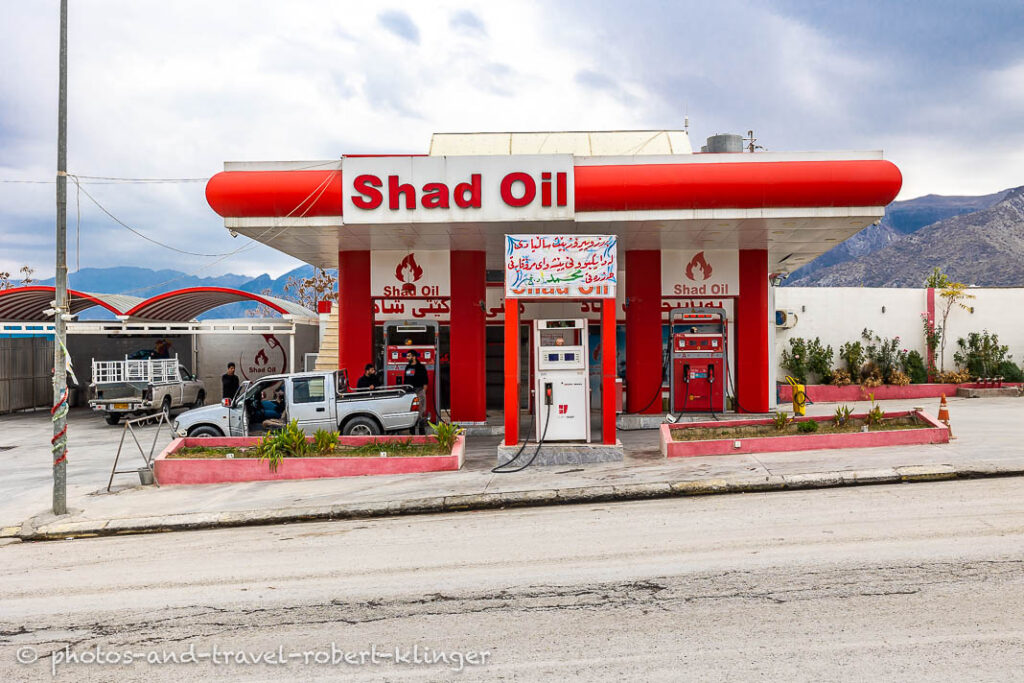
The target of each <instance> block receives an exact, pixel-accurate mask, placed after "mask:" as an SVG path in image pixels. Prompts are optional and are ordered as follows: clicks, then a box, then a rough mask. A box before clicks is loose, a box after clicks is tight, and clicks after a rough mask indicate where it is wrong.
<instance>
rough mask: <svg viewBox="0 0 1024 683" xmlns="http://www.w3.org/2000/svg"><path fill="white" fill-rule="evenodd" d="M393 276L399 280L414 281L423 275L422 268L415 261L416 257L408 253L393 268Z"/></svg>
mask: <svg viewBox="0 0 1024 683" xmlns="http://www.w3.org/2000/svg"><path fill="white" fill-rule="evenodd" d="M395 277H396V278H398V281H399V282H410V283H411V282H416V281H417V280H419V279H420V278H421V277H423V269H422V268H420V265H419V264H418V263H416V257H415V256H414V255H413V254H409V255H408V256H406V257H405V258H404V259H402V260H401V261H400V262H399V263H398V266H397V267H396V268H395Z"/></svg>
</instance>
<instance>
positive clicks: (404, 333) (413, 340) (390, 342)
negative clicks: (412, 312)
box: [383, 320, 441, 422]
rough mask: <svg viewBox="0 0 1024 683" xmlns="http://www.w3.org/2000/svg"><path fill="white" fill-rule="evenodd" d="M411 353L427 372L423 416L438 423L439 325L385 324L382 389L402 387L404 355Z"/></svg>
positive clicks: (433, 323)
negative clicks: (413, 352) (384, 387)
mask: <svg viewBox="0 0 1024 683" xmlns="http://www.w3.org/2000/svg"><path fill="white" fill-rule="evenodd" d="M410 351H417V352H419V354H420V362H421V363H423V365H424V366H425V367H426V370H427V392H426V394H427V405H426V409H425V412H426V415H427V419H429V420H430V421H431V422H437V421H438V414H439V413H440V412H441V392H440V386H439V385H440V382H438V368H439V364H438V356H439V352H438V324H437V322H435V321H432V320H427V321H415V322H410V321H402V320H389V321H387V322H385V323H384V365H383V370H384V385H385V386H389V387H390V386H398V385H400V384H404V377H405V366H406V365H407V364H408V361H407V360H406V358H405V355H406V354H407V353H409V352H410Z"/></svg>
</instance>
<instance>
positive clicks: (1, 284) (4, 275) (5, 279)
mask: <svg viewBox="0 0 1024 683" xmlns="http://www.w3.org/2000/svg"><path fill="white" fill-rule="evenodd" d="M10 288H11V274H10V273H9V272H7V271H6V270H0V289H10Z"/></svg>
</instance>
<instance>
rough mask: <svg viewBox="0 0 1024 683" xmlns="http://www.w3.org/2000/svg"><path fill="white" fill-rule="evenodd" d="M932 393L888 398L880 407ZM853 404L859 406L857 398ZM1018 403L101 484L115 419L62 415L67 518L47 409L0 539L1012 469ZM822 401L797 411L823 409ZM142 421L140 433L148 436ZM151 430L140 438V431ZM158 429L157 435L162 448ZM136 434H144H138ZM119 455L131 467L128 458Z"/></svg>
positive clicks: (3, 492) (0, 493)
mask: <svg viewBox="0 0 1024 683" xmlns="http://www.w3.org/2000/svg"><path fill="white" fill-rule="evenodd" d="M922 404H923V405H925V406H926V407H927V408H928V409H929V411H930V412H933V413H934V411H935V409H936V408H937V405H931V404H937V400H932V401H930V402H927V401H920V400H918V401H890V402H886V403H885V406H884V407H885V409H886V410H899V409H906V408H910V407H912V406H914V405H922ZM856 408H857V409H858V410H863V409H865V408H866V404H863V403H861V404H856ZM1022 408H1024V402H1022V401H1021V399H1016V398H992V399H956V398H953V399H950V410H951V413H952V421H953V428H954V433H955V434H956V436H957V437H958V438H957V439H956V440H955V441H953V442H952V443H950V444H945V445H929V446H907V447H898V448H866V449H850V450H839V451H836V450H832V451H830V450H824V451H806V452H794V453H765V454H758V455H756V456H753V455H737V456H732V455H730V456H715V457H704V458H686V459H678V460H672V461H666V460H665V459H664V458H662V457H661V455H660V454H659V453H658V441H657V439H658V434H657V432H656V431H655V430H643V431H630V432H621V434H620V437H621V440H622V442H623V443H624V444H625V446H626V448H627V456H626V459H625V461H624V462H622V463H607V464H600V465H588V466H576V467H573V466H564V467H543V468H541V467H537V468H530V469H527V470H525V471H523V472H520V473H516V474H492V473H491V472H490V468H491V467H492V466H493V465H494V453H495V446H496V445H497V443H498V442H499V437H488V436H481V437H476V436H474V437H470V439H469V441H468V452H467V461H466V466H465V467H464V468H463V470H462V471H460V472H438V473H430V474H417V475H395V476H380V477H354V478H347V479H322V480H313V481H281V482H253V483H245V484H224V485H206V486H174V487H163V488H155V487H141V486H139V485H138V481H137V480H135V479H133V477H132V476H131V475H120V476H118V477H116V478H115V481H114V483H115V488H114V492H113V493H111V494H108V493H106V491H105V487H106V482H107V477H108V476H109V472H110V467H111V464H112V461H113V456H114V452H115V451H116V447H117V440H118V438H119V437H120V433H121V430H120V428H112V427H107V426H106V425H105V424H103V422H102V421H101V420H98V419H96V418H95V417H94V416H92V415H90V414H88V413H74V414H73V416H72V422H71V432H70V433H71V439H72V441H71V443H72V446H71V448H72V450H71V455H70V459H69V473H68V480H69V482H71V483H70V485H69V498H68V500H69V508H70V509H71V514H69V515H67V516H65V517H62V518H60V519H54V518H53V517H52V516H50V515H48V514H47V513H45V511H46V509H47V508H48V506H49V500H50V479H49V476H50V470H49V467H48V466H47V463H48V455H49V454H48V450H47V448H46V445H45V444H46V443H47V441H48V436H47V434H48V427H49V423H48V421H47V418H48V415H46V414H43V413H36V414H29V415H24V414H23V415H16V416H7V417H4V418H0V446H4V445H15V446H16V447H15V448H13V449H10V450H6V451H0V462H3V463H4V464H5V469H4V471H5V473H6V474H5V476H4V477H3V479H2V480H0V535H2V536H6V537H8V538H23V539H27V540H37V539H46V538H65V537H69V536H89V535H109V534H121V533H142V532H148V531H168V530H176V529H193V528H207V527H216V526H237V525H249V524H268V523H276V522H284V521H296V520H315V519H346V518H359V517H378V516H388V515H395V514H413V513H424V512H441V511H457V510H468V509H487V508H501V507H512V506H533V505H547V504H562V503H579V502H588V501H600V500H629V499H638V498H653V497H670V496H688V495H707V494H714V493H733V492H754V491H768V490H786V489H799V488H819V487H833V486H845V485H864V484H883V483H894V482H905V481H922V480H932V479H943V478H970V477H982V476H1010V475H1020V474H1024V449H1021V448H1020V444H1021V443H1022V442H1024V420H1021V419H1020V417H1019V416H1020V411H1021V409H1022ZM834 409H835V406H834V405H829V404H819V405H814V406H811V407H810V412H811V413H812V414H829V413H831V412H832V411H833V410H834ZM151 430H152V428H149V430H144V431H143V434H144V435H150V434H152V431H151ZM149 438H151V436H150V437H149ZM167 440H169V437H165V438H162V440H161V443H165V442H166V441H167ZM144 443H145V442H144ZM135 458H136V459H135V460H133V461H132V462H139V461H138V459H137V458H138V456H135Z"/></svg>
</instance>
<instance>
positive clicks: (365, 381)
mask: <svg viewBox="0 0 1024 683" xmlns="http://www.w3.org/2000/svg"><path fill="white" fill-rule="evenodd" d="M380 385H381V377H380V373H378V372H377V368H376V366H374V364H373V363H367V364H366V367H365V368H363V376H362V377H360V378H359V381H358V382H356V389H379V388H380Z"/></svg>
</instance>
